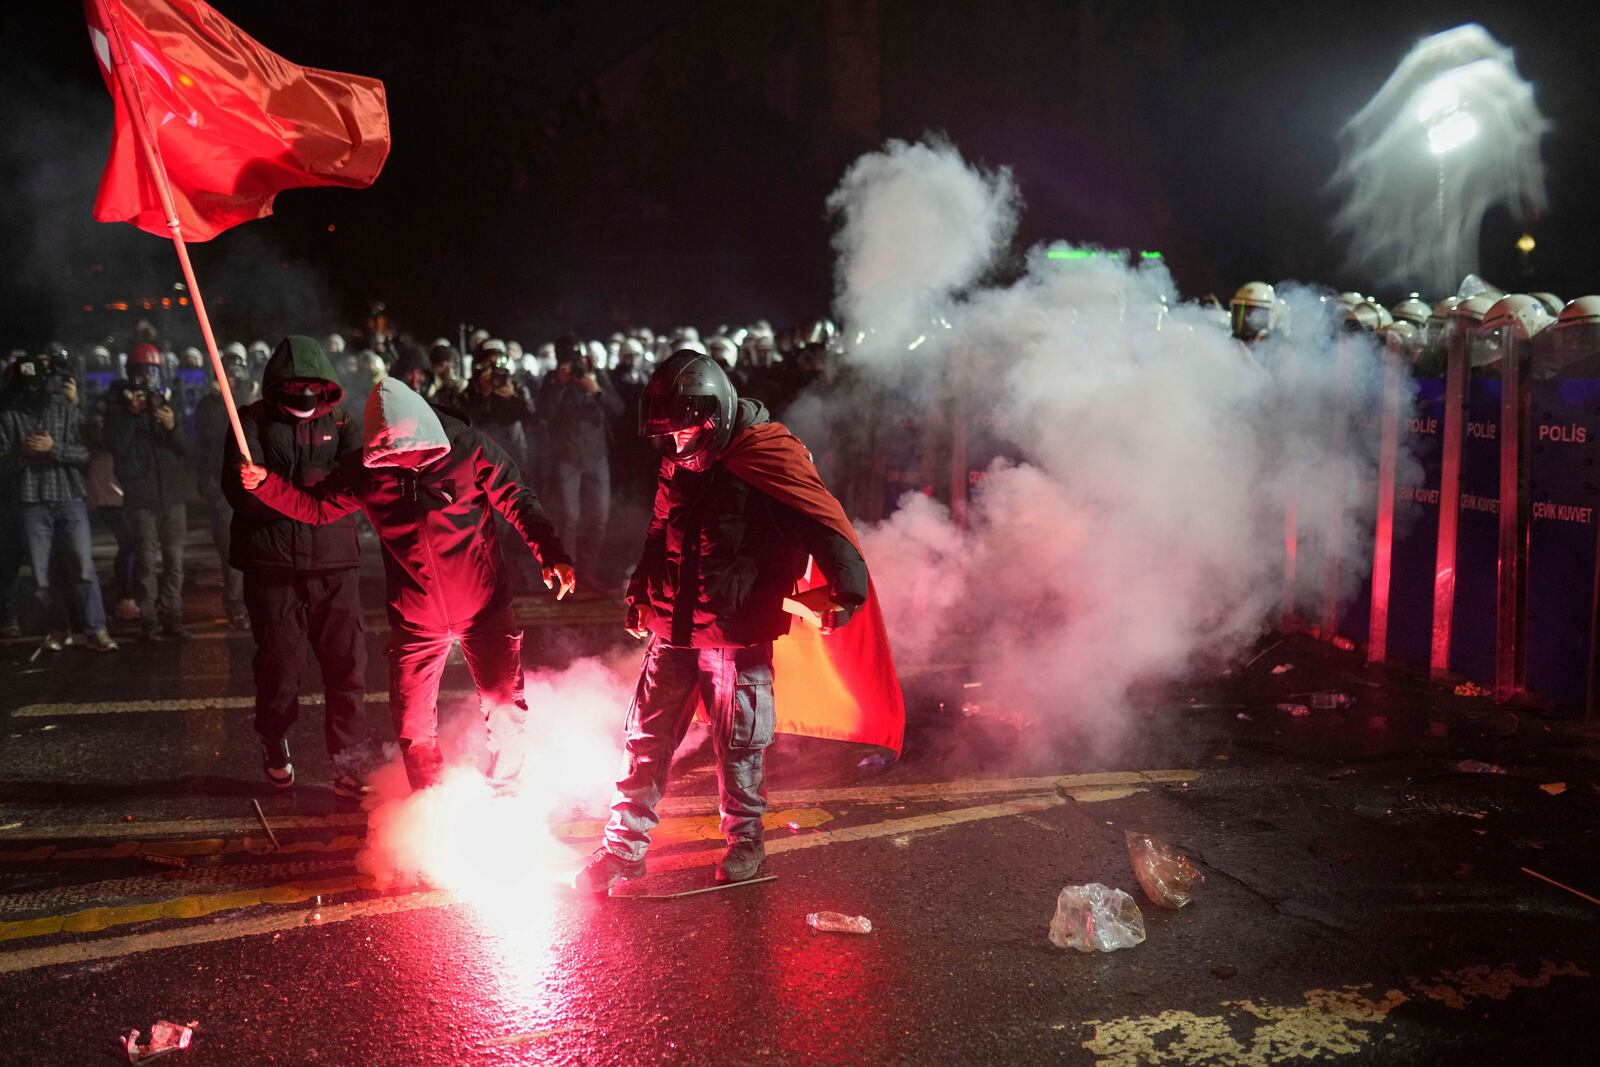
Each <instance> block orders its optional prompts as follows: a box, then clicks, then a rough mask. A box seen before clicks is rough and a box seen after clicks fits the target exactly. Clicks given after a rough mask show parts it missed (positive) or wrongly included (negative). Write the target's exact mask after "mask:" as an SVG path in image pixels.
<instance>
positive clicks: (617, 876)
mask: <svg viewBox="0 0 1600 1067" xmlns="http://www.w3.org/2000/svg"><path fill="white" fill-rule="evenodd" d="M643 877H644V860H625V859H623V858H622V857H621V856H619V855H617V854H616V853H614V852H612V851H611V850H609V849H607V848H606V847H605V846H604V845H601V846H600V847H599V848H597V849H595V850H594V855H592V856H590V857H589V862H588V863H586V864H584V866H583V870H581V871H579V872H578V873H577V876H576V877H574V878H573V879H572V888H574V889H576V890H577V891H578V892H580V893H592V894H594V895H595V896H597V897H603V896H607V895H608V894H610V892H611V887H612V885H613V884H615V883H616V882H618V881H620V880H621V879H623V878H643Z"/></svg>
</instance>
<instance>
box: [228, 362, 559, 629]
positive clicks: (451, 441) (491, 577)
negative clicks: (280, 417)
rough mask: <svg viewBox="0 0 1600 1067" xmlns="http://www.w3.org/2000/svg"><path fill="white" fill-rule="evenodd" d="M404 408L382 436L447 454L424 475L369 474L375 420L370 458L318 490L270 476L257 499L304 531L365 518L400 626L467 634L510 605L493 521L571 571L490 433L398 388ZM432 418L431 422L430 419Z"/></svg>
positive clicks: (359, 456) (389, 383) (373, 470)
mask: <svg viewBox="0 0 1600 1067" xmlns="http://www.w3.org/2000/svg"><path fill="white" fill-rule="evenodd" d="M381 388H382V389H383V390H384V394H385V396H386V397H388V396H391V395H393V394H394V393H395V390H397V389H398V390H404V393H403V394H400V395H399V399H400V401H401V402H400V403H398V404H397V405H396V407H395V413H392V414H391V415H390V416H389V418H388V422H387V432H386V433H385V434H384V435H383V436H384V437H385V438H386V439H387V440H389V441H390V442H391V443H392V441H394V440H402V445H401V446H399V448H398V449H397V450H398V451H418V450H419V448H415V447H412V446H413V445H417V444H420V445H421V446H423V447H425V448H426V449H427V450H430V451H431V450H437V452H439V453H442V454H441V455H439V457H438V458H436V459H434V460H433V461H432V462H430V463H428V464H427V465H426V466H423V467H422V468H420V469H408V468H405V467H394V466H380V467H367V466H366V465H365V463H364V453H366V452H371V451H372V450H373V448H374V445H375V440H374V439H373V438H374V431H375V429H379V428H378V427H377V426H376V424H374V423H372V421H371V420H370V419H369V420H368V425H367V427H366V430H367V432H368V433H367V435H368V438H369V440H368V441H367V442H366V445H365V449H364V452H357V453H355V454H352V455H350V456H347V457H345V458H344V459H343V460H342V461H341V462H340V463H339V465H338V466H337V467H335V468H334V470H333V471H332V473H330V474H329V475H328V477H327V478H325V479H323V480H322V481H321V482H320V483H318V484H317V485H316V486H314V487H312V488H311V489H309V490H304V489H296V488H294V487H293V486H290V485H289V484H288V483H287V482H286V481H285V480H284V479H282V478H278V477H269V478H268V479H267V480H266V482H264V483H263V484H262V485H261V487H260V489H258V490H257V495H258V496H259V497H260V498H261V500H262V502H263V503H270V504H271V505H272V506H273V507H275V508H278V509H280V510H282V511H283V512H284V513H286V514H289V515H293V516H294V517H295V518H297V519H300V520H302V521H304V522H313V523H323V522H333V521H338V520H340V518H341V516H345V515H349V514H350V513H351V512H353V511H355V510H356V509H358V508H359V509H361V510H362V511H364V512H366V515H367V518H368V520H370V521H371V523H372V526H373V528H374V529H375V530H377V531H378V536H379V537H380V538H381V539H382V541H383V567H384V572H385V576H386V577H387V579H388V588H389V619H390V622H391V623H392V624H394V625H396V626H403V627H406V628H408V629H413V630H425V631H431V632H442V631H446V630H449V629H450V628H452V627H455V626H460V625H463V624H465V623H467V622H468V621H470V620H471V619H473V618H474V617H475V616H477V615H478V614H479V613H480V612H482V611H484V610H486V609H488V608H491V607H495V606H498V605H500V604H503V603H505V602H506V600H507V599H509V597H510V593H511V590H510V584H509V582H508V580H507V570H506V567H505V563H504V561H503V560H502V559H501V557H500V541H499V538H497V537H496V536H495V533H494V526H493V523H492V521H491V518H490V512H491V511H498V512H499V513H500V514H501V515H503V516H504V517H505V518H506V520H507V521H508V522H509V523H510V524H511V526H512V528H513V529H515V530H516V531H517V533H518V534H520V535H521V536H522V539H523V541H525V542H526V543H527V545H528V548H529V549H530V550H531V551H533V552H534V554H535V555H537V556H538V557H539V560H540V562H542V563H543V564H544V565H545V566H550V565H551V564H555V563H567V562H569V560H568V557H567V554H566V553H565V552H564V551H563V550H562V548H561V542H560V539H559V538H557V536H556V533H555V528H554V527H553V526H552V525H551V523H550V520H549V519H548V518H547V517H546V516H545V513H544V510H543V509H542V508H541V507H540V506H539V499H538V497H536V496H535V495H534V494H533V491H532V490H530V489H529V488H528V487H527V486H526V485H524V484H523V483H522V481H521V480H520V479H519V478H518V476H517V471H516V466H515V465H514V464H513V463H512V462H511V458H510V457H509V456H507V455H506V453H505V451H504V450H503V449H501V448H500V446H499V445H497V444H495V443H494V442H493V441H492V440H490V439H489V438H488V437H487V436H485V435H484V434H482V433H480V432H478V431H477V430H474V429H472V428H471V427H469V426H468V425H467V424H466V423H464V422H462V421H461V420H460V419H457V418H455V417H453V416H452V415H450V414H448V413H443V412H438V411H435V410H434V409H431V408H428V406H427V404H426V403H425V402H424V401H423V400H422V399H421V398H420V397H418V396H417V395H416V394H415V393H412V392H411V391H410V390H409V389H405V387H404V386H402V385H400V383H398V382H395V381H393V380H392V379H385V381H384V382H383V383H382V386H381ZM424 412H431V413H432V414H431V415H429V414H425V413H424Z"/></svg>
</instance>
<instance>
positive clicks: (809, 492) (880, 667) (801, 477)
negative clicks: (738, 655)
mask: <svg viewBox="0 0 1600 1067" xmlns="http://www.w3.org/2000/svg"><path fill="white" fill-rule="evenodd" d="M719 461H720V462H721V463H722V464H723V465H724V466H725V467H727V468H728V471H729V472H730V473H731V474H732V475H733V476H734V477H736V478H738V479H740V480H741V481H745V482H748V483H749V484H751V485H752V486H754V487H755V488H757V489H759V490H761V491H762V492H763V493H766V494H767V495H768V496H771V497H773V498H774V499H776V500H777V501H779V502H780V503H782V504H785V505H787V506H789V507H791V508H794V509H795V510H796V511H798V512H800V513H801V514H802V515H808V516H810V517H811V518H813V519H816V520H817V521H818V522H820V523H822V524H823V525H825V526H827V527H828V528H829V529H831V530H833V531H835V532H836V533H838V534H839V535H840V536H841V537H844V538H847V539H848V540H849V541H850V543H851V544H852V545H854V546H855V547H856V551H858V552H859V551H860V550H861V542H860V541H859V540H858V539H857V538H856V532H855V529H854V528H853V527H852V526H851V525H850V520H849V519H848V518H847V517H846V516H845V513H844V509H843V508H841V507H840V506H839V502H838V501H837V500H835V499H834V497H833V494H832V493H830V492H828V489H827V486H825V485H823V484H822V476H821V475H819V474H818V473H817V468H816V466H815V465H814V464H813V463H812V462H811V456H810V454H809V453H808V452H807V451H806V448H805V446H804V445H803V444H801V443H800V440H799V438H797V437H795V436H794V434H792V433H790V432H789V430H788V429H787V428H786V427H784V426H783V425H782V424H781V423H776V422H766V423H761V424H759V425H756V426H752V427H750V428H749V429H747V430H745V431H744V432H743V433H741V434H739V436H737V437H735V438H734V439H733V440H732V441H730V442H729V443H728V446H727V448H726V449H724V450H723V453H722V456H721V457H720V460H719ZM823 584H826V579H825V578H823V576H822V575H821V574H820V573H819V572H818V569H817V568H816V567H812V568H811V569H810V572H809V573H808V576H807V578H806V579H804V580H802V582H801V587H800V589H799V590H798V591H800V592H804V591H805V590H806V589H812V588H815V587H817V586H819V585H823ZM772 662H773V676H774V677H773V699H774V701H775V702H776V704H777V708H778V729H779V730H780V731H782V732H784V733H790V734H805V735H807V736H810V737H827V738H833V739H835V740H840V741H859V742H862V743H865V744H869V745H881V746H883V747H884V748H890V749H893V750H894V751H895V752H896V753H898V752H899V751H900V744H901V741H902V740H903V739H904V737H905V725H906V705H905V697H904V696H903V695H902V694H901V692H900V679H899V677H898V676H897V675H896V674H895V670H894V658H893V657H892V656H891V655H890V653H889V635H888V631H887V630H886V629H885V628H884V625H883V612H882V611H881V610H879V608H878V596H877V593H876V592H874V591H873V589H872V581H871V579H870V578H869V579H868V581H867V602H866V603H865V604H863V605H862V606H861V610H859V611H857V612H856V613H855V615H854V616H853V617H852V618H851V620H850V622H849V623H847V624H846V625H845V626H843V627H840V628H839V629H838V630H835V631H834V632H833V633H831V634H829V635H827V636H823V635H822V634H821V633H819V632H818V631H817V630H816V628H815V627H813V626H811V625H809V624H807V623H803V622H800V623H796V624H795V625H793V626H791V627H790V630H789V633H788V635H787V636H785V637H780V638H779V639H778V640H777V641H776V642H774V644H773V648H772Z"/></svg>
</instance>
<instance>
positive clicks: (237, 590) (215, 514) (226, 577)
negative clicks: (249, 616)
mask: <svg viewBox="0 0 1600 1067" xmlns="http://www.w3.org/2000/svg"><path fill="white" fill-rule="evenodd" d="M203 506H204V507H205V509H206V519H207V521H208V522H209V524H210V526H211V544H212V547H214V548H215V549H216V550H217V562H218V563H219V564H221V566H222V611H223V613H224V614H225V615H227V616H228V617H229V618H230V619H231V618H233V617H234V616H235V615H237V614H239V613H240V612H241V611H243V610H244V573H243V572H242V571H238V570H235V569H234V568H232V567H230V566H228V541H229V530H230V528H231V527H232V525H233V506H232V505H231V504H229V503H228V498H227V497H225V496H223V495H222V494H221V493H212V494H211V496H210V497H209V498H208V499H207V500H206V502H205V504H204V505H203Z"/></svg>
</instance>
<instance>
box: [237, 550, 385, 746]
mask: <svg viewBox="0 0 1600 1067" xmlns="http://www.w3.org/2000/svg"><path fill="white" fill-rule="evenodd" d="M360 590H361V584H360V572H359V571H357V570H355V569H353V568H352V569H350V570H342V571H327V572H324V573H321V574H296V573H294V572H291V571H280V570H273V569H268V568H265V567H259V568H257V567H252V568H250V569H248V570H246V571H245V572H244V603H245V610H246V611H248V612H249V614H250V632H251V634H252V635H254V637H255V639H256V656H255V662H254V664H253V666H254V668H255V682H256V733H258V734H260V735H261V739H262V740H263V741H266V742H268V743H273V742H277V741H281V740H282V739H283V737H284V735H285V734H286V733H288V731H289V727H290V726H291V725H293V724H294V721H295V719H296V718H298V717H299V715H300V672H301V668H302V667H303V666H304V665H305V658H306V647H307V645H309V646H310V648H311V652H312V654H313V655H315V656H316V657H317V665H318V666H319V667H321V668H322V688H323V692H324V693H325V694H326V696H325V699H326V701H327V717H326V718H325V719H324V721H323V734H324V736H325V737H326V739H327V743H328V755H329V756H330V757H332V759H333V765H334V769H335V771H337V772H344V771H352V770H353V769H354V768H353V764H354V762H355V761H356V760H358V759H359V758H360V754H361V748H362V744H363V742H364V741H365V740H366V736H367V720H366V709H365V708H364V707H363V702H364V701H363V697H364V695H365V693H366V675H367V646H366V641H365V638H364V636H363V635H364V630H363V627H362V624H361V591H360Z"/></svg>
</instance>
